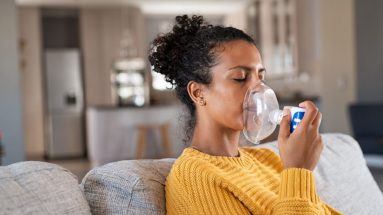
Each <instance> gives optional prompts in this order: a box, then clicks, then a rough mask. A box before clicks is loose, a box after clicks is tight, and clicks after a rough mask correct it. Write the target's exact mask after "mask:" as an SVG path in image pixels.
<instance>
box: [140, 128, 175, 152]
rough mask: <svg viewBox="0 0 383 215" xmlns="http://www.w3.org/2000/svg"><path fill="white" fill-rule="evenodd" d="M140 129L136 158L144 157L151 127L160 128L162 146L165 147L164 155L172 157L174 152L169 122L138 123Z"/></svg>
mask: <svg viewBox="0 0 383 215" xmlns="http://www.w3.org/2000/svg"><path fill="white" fill-rule="evenodd" d="M137 129H138V139H137V150H136V159H142V158H143V157H144V154H145V146H146V136H147V134H148V131H149V130H151V129H159V130H160V135H161V140H162V147H163V157H170V156H171V155H172V154H173V153H172V148H171V144H170V136H169V123H163V124H139V125H137Z"/></svg>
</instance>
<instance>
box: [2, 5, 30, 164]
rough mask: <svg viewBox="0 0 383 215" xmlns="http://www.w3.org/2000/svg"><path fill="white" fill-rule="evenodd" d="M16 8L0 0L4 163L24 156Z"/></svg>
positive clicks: (21, 158) (15, 160)
mask: <svg viewBox="0 0 383 215" xmlns="http://www.w3.org/2000/svg"><path fill="white" fill-rule="evenodd" d="M17 26H18V25H17V11H16V5H15V1H14V0H1V1H0V29H1V30H0V38H1V40H0V129H2V130H3V132H4V140H3V141H4V147H5V157H4V158H3V164H10V163H14V162H18V161H22V160H24V138H23V127H22V106H21V83H20V72H19V58H18V30H17Z"/></svg>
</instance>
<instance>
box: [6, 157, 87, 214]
mask: <svg viewBox="0 0 383 215" xmlns="http://www.w3.org/2000/svg"><path fill="white" fill-rule="evenodd" d="M0 214H90V209H89V206H88V203H87V201H86V200H85V198H84V195H83V193H82V192H81V190H80V189H79V186H78V181H77V178H76V176H74V175H73V174H72V173H70V172H69V171H68V170H66V169H64V168H62V167H60V166H58V165H55V164H51V163H46V162H38V161H24V162H19V163H15V164H12V165H9V166H2V167H0Z"/></svg>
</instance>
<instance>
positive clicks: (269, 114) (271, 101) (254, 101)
mask: <svg viewBox="0 0 383 215" xmlns="http://www.w3.org/2000/svg"><path fill="white" fill-rule="evenodd" d="M289 109H290V111H291V112H292V111H293V109H294V111H295V112H296V113H298V114H294V115H293V114H292V123H291V125H290V126H291V129H290V132H293V130H294V129H295V127H296V125H297V124H298V123H299V122H300V120H301V119H302V117H303V115H304V109H302V108H298V107H290V108H289ZM282 117H283V111H282V110H280V109H279V104H278V100H277V96H276V95H275V93H274V91H273V90H272V89H271V88H270V87H268V86H267V85H266V84H265V83H263V82H258V83H257V84H256V85H255V87H252V88H250V89H248V90H247V92H246V95H245V99H244V102H243V121H244V128H243V134H244V136H245V137H246V139H247V140H249V141H250V142H252V143H254V144H258V143H259V142H260V141H261V140H263V139H265V138H266V137H268V136H269V135H270V134H272V133H273V132H274V130H275V128H276V127H277V125H278V124H280V122H281V120H282ZM294 117H295V118H294Z"/></svg>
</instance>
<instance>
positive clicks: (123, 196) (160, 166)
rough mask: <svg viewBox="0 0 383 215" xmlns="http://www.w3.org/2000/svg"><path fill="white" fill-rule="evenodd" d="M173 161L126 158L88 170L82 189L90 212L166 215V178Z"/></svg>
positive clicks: (94, 214) (94, 213)
mask: <svg viewBox="0 0 383 215" xmlns="http://www.w3.org/2000/svg"><path fill="white" fill-rule="evenodd" d="M174 160H175V159H170V158H169V159H161V160H126V161H118V162H113V163H109V164H106V165H104V166H101V167H97V168H95V169H93V170H91V171H90V172H89V173H88V174H87V175H86V176H85V177H84V179H83V180H82V183H81V188H82V190H83V192H84V194H85V197H86V199H87V200H88V203H89V205H90V208H91V212H92V214H93V215H97V214H165V211H166V209H165V190H164V186H165V179H166V176H167V175H168V173H169V171H170V168H171V166H172V165H173V162H174Z"/></svg>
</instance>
